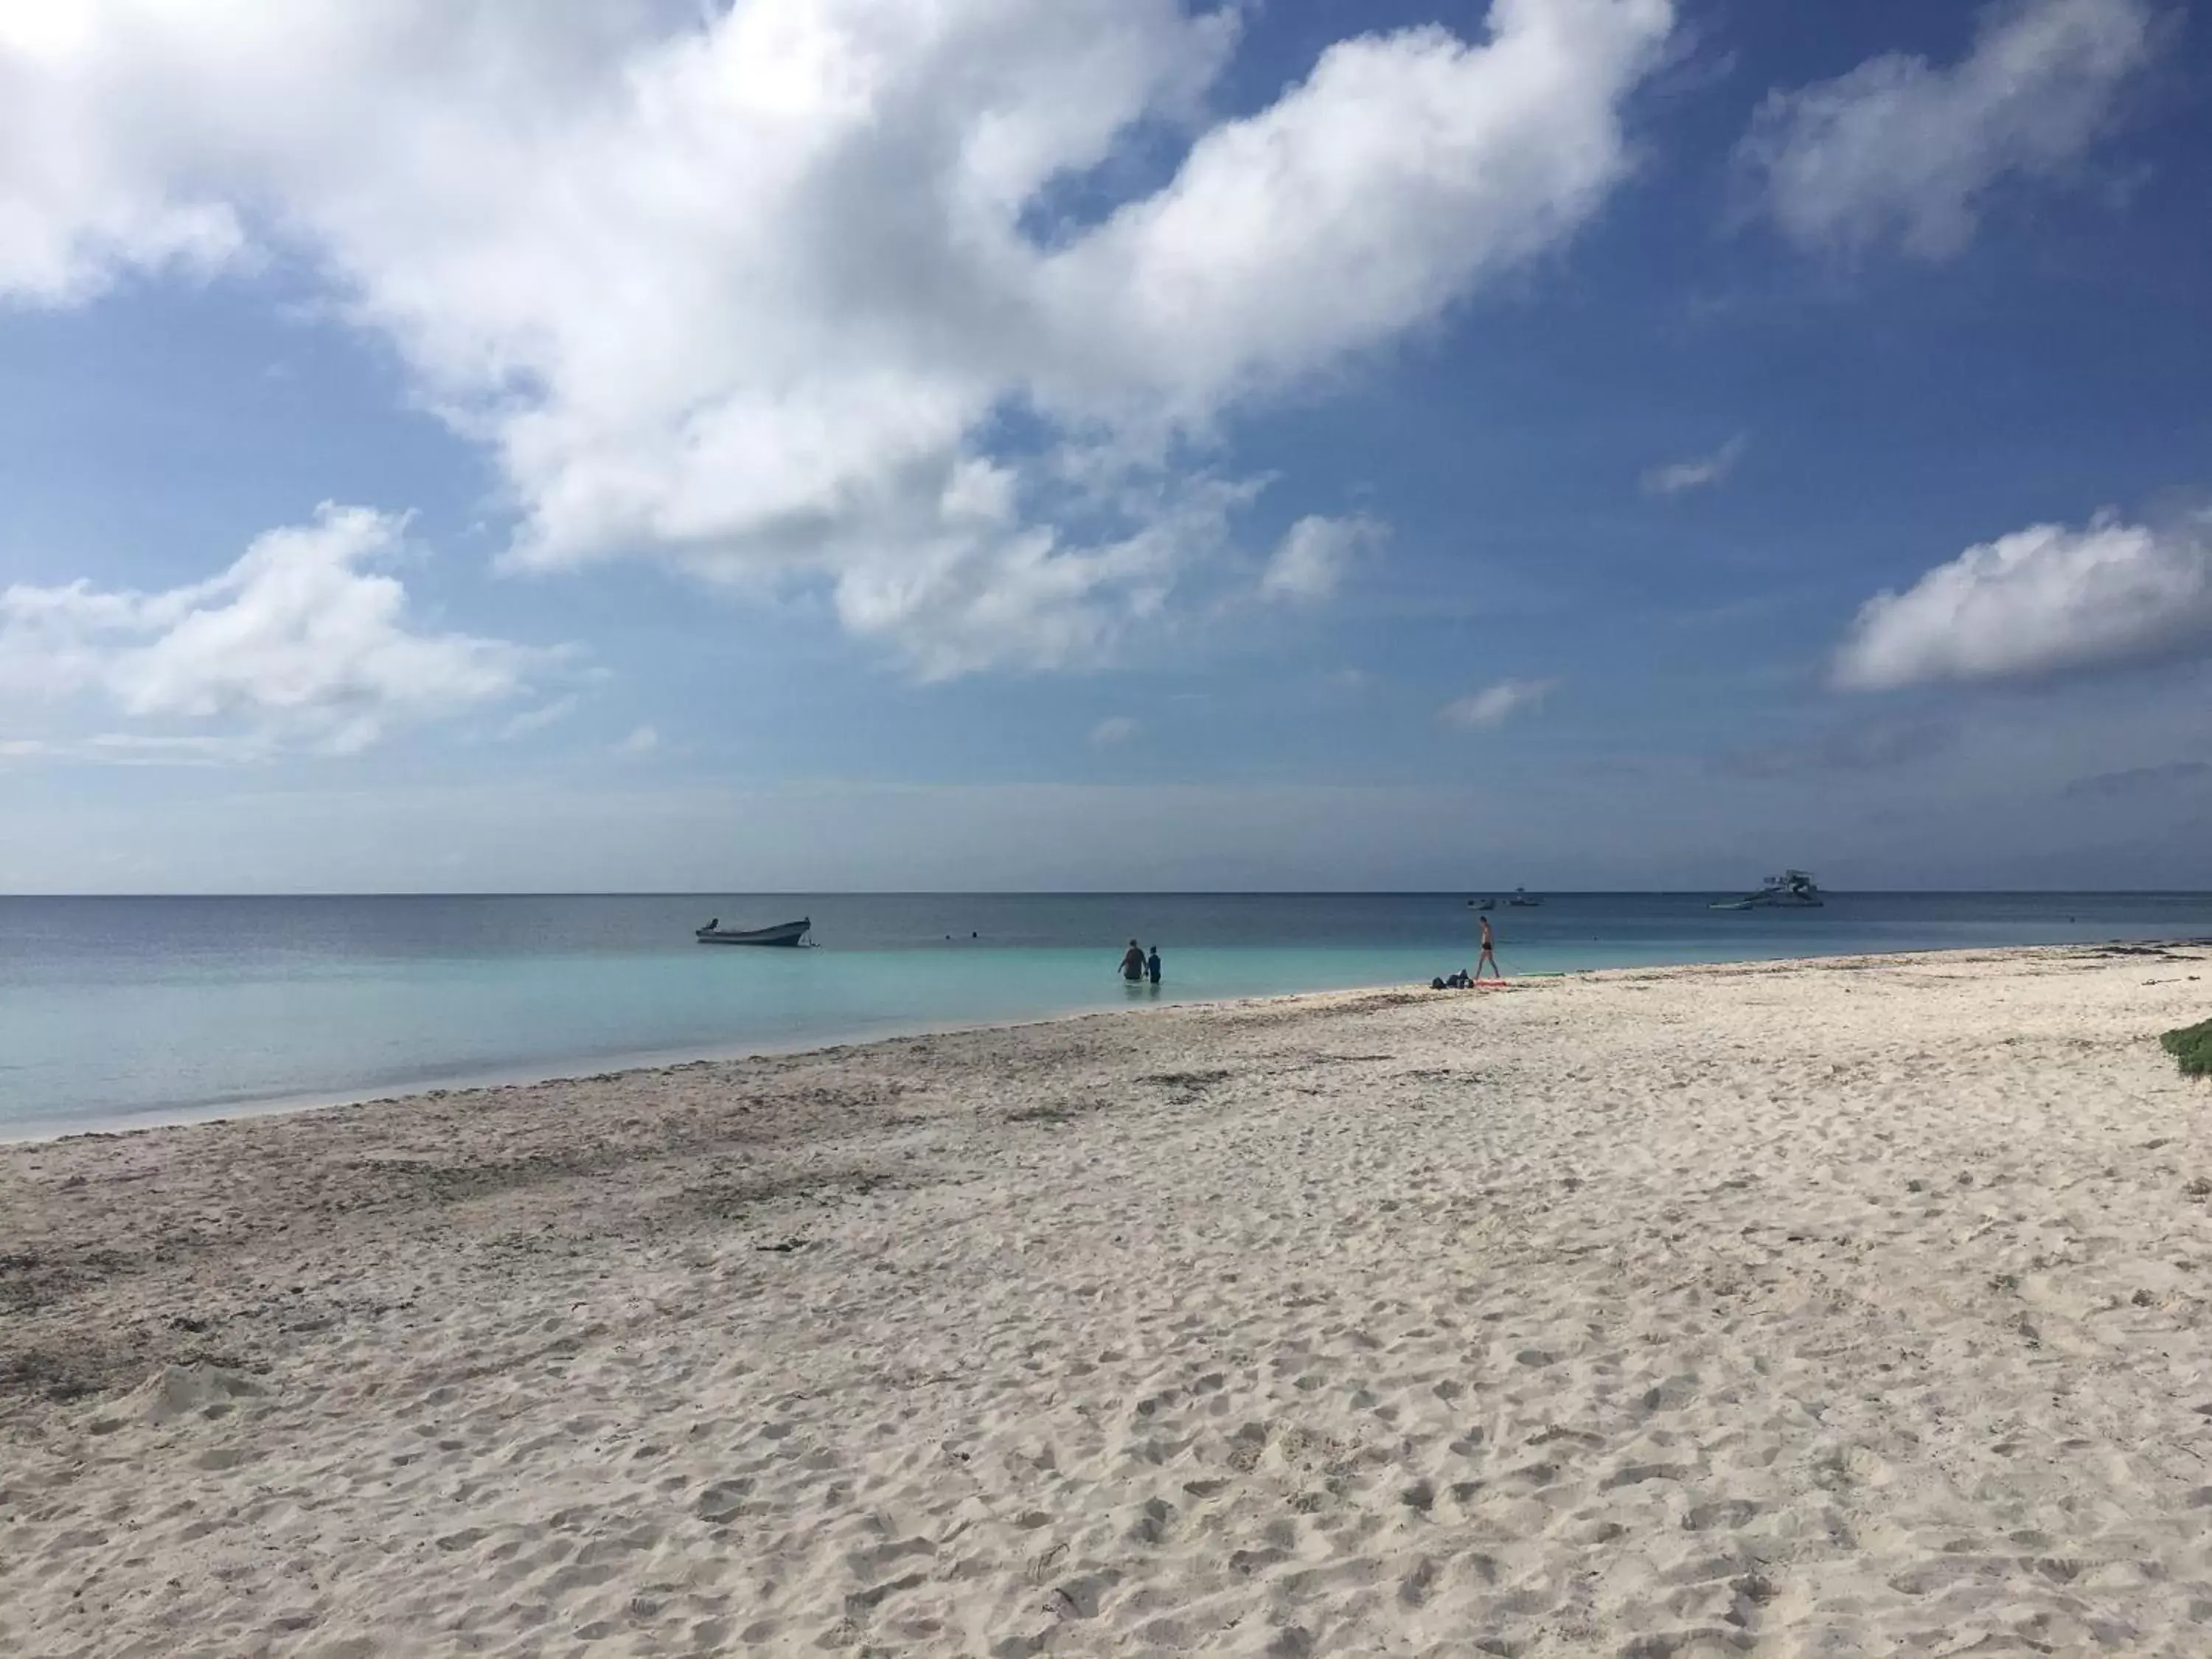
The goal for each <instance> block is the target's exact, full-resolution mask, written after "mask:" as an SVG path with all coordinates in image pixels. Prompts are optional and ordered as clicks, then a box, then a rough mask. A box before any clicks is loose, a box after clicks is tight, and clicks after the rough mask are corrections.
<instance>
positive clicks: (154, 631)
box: [0, 506, 550, 755]
mask: <svg viewBox="0 0 2212 1659" xmlns="http://www.w3.org/2000/svg"><path fill="white" fill-rule="evenodd" d="M402 528H403V526H402V523H401V521H400V520H397V519H393V518H389V517H386V516H384V515H382V514H380V513H372V512H369V511H368V510H367V509H366V508H362V507H331V506H325V507H323V508H322V509H321V510H320V511H319V513H317V515H316V519H315V521H314V523H313V524H312V525H306V526H297V527H295V528H291V529H285V530H272V531H270V532H268V533H267V534H265V535H264V536H262V537H260V538H258V539H257V540H256V541H255V542H254V543H253V544H252V546H251V547H249V548H247V549H246V553H245V555H244V556H242V557H240V559H239V561H238V562H236V563H235V564H234V565H232V566H231V567H230V568H229V569H228V570H226V571H224V572H223V573H222V574H221V575H219V576H216V577H214V578H212V579H210V580H207V581H204V582H199V583H197V584H195V585H193V586H186V587H178V588H172V589H170V590H168V591H167V592H159V593H139V592H101V591H100V590H98V589H95V588H94V587H92V586H89V585H88V584H87V583H84V582H82V581H80V582H74V583H71V584H70V586H66V587H28V586H20V585H19V586H11V587H9V588H6V589H4V590H0V697H4V698H6V699H7V700H8V701H9V702H11V703H16V704H19V705H20V704H24V703H28V702H33V701H50V702H51V701H59V700H65V699H69V698H73V697H77V696H93V697H95V698H98V699H100V700H102V701H105V702H107V703H109V704H111V705H112V707H114V708H116V709H118V710H119V711H120V712H121V713H123V714H127V715H130V716H132V717H134V718H139V719H149V720H185V721H208V720H233V721H240V722H243V723H245V725H246V726H247V727H248V728H249V730H248V732H247V733H246V735H245V736H243V737H235V736H228V737H222V736H219V737H208V736H205V735H191V734H185V735H178V736H173V737H161V736H147V735H136V736H133V735H127V734H126V735H119V736H117V737H114V738H100V739H96V740H95V742H96V743H99V744H106V745H108V746H109V747H111V748H114V749H117V750H123V749H128V748H133V747H135V748H137V750H140V751H141V752H143V753H152V752H155V750H158V749H161V748H163V747H167V749H168V750H172V751H173V752H179V753H182V752H192V753H197V754H201V755H212V754H217V753H222V752H224V751H225V750H226V748H230V749H235V748H236V746H237V745H238V744H246V745H247V746H248V747H252V746H254V745H257V744H258V745H262V746H265V745H266V744H267V743H269V742H273V741H276V740H278V739H286V740H294V741H305V742H309V743H313V744H316V745H317V746H319V747H322V748H325V749H329V750H334V751H340V752H343V751H349V750H357V749H361V748H363V747H366V746H367V745H368V744H372V743H374V742H375V741H377V739H378V738H380V737H382V736H383V735H384V734H385V733H386V732H387V731H388V730H389V729H391V728H392V726H398V725H403V724H408V723H411V722H414V721H417V720H431V719H436V718H438V717H440V716H441V715H445V714H452V713H453V712H455V711H457V710H459V709H462V708H469V707H471V706H474V705H476V704H479V703H484V702H495V701H497V700H498V699H501V698H503V697H506V696H510V695H512V694H513V693H514V692H515V691H516V690H519V689H520V687H521V685H522V684H523V679H524V676H525V674H526V672H527V671H528V670H529V669H530V668H531V667H532V666H533V665H536V664H537V663H538V662H540V661H543V660H544V659H545V658H546V657H547V656H548V655H549V654H550V653H538V652H532V651H529V650H527V649H526V648H524V647H520V646H515V645H510V644H507V643H506V642H504V641H497V640H483V639H475V638H471V637H470V636H469V635H462V634H430V633H423V632H418V631H416V629H413V628H411V627H410V625H409V622H408V617H407V614H406V612H407V595H406V590H405V588H404V586H402V585H401V584H400V582H399V580H398V578H397V577H395V576H392V575H390V574H384V573H382V572H379V571H376V570H374V569H373V568H369V567H370V566H372V565H373V564H374V562H375V561H377V560H379V559H380V558H385V557H387V556H390V555H391V554H392V552H393V550H395V548H396V545H397V544H398V539H399V537H400V533H401V531H402Z"/></svg>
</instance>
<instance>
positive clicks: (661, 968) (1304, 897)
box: [0, 893, 2212, 1138]
mask: <svg viewBox="0 0 2212 1659" xmlns="http://www.w3.org/2000/svg"><path fill="white" fill-rule="evenodd" d="M1712 897H1714V895H1711V894H1648V893H1647V894H1619V893H1604V894H1560V895H1547V896H1545V902H1544V903H1543V905H1542V907H1541V908H1534V909H1514V908H1506V907H1505V906H1504V904H1503V903H1502V902H1501V904H1500V907H1499V908H1498V910H1496V911H1495V912H1494V913H1493V916H1492V921H1493V923H1494V925H1495V926H1496V927H1497V929H1498V954H1499V956H1500V958H1501V959H1502V961H1503V962H1504V967H1505V971H1506V972H1507V973H1508V974H1540V973H1559V972H1565V971H1571V970H1574V969H1586V968H1595V967H1620V966H1628V965H1633V964H1638V963H1678V962H1701V961H1725V960H1730V959H1735V958H1740V957H1789V956H1811V955H1838V954H1854V953H1858V952H1863V951H1899V950H1923V949H1938V948H1943V947H1948V946H1957V945H2017V944H2051V943H2061V942H2066V941H2078V940H2097V939H2163V938H2184V937H2185V938H2199V937H2205V936H2208V935H2212V895H2208V894H2113V893H2096V894H2090V893H2079V894H2065V893H2033V894H2028V893H2019V894H1988V893H1976V894H1926V893H1911V894H1895V893H1889V894H1885V893H1869V894H1837V895H1832V896H1831V898H1830V902H1829V904H1828V906H1827V908H1825V909H1820V910H1804V911H1790V910H1759V911H1746V912H1717V911H1713V910H1711V909H1709V908H1707V905H1708V903H1709V902H1710V901H1711V898H1712ZM800 915H807V916H811V918H812V919H813V921H814V928H815V936H816V937H817V939H819V940H820V941H821V944H822V946H823V948H822V949H819V950H813V951H745V950H715V949H707V948H704V947H702V946H699V945H695V944H694V943H693V942H692V940H691V937H690V933H691V929H692V928H694V927H697V926H699V925H700V924H701V923H702V922H704V921H707V920H708V917H710V916H718V917H720V919H721V921H723V922H724V923H725V925H730V926H757V925H760V924H763V923H768V922H774V921H786V920H791V919H795V918H797V917H799V916H800ZM971 935H973V937H972V938H971ZM1133 935H1134V936H1136V937H1139V938H1141V939H1143V940H1144V942H1145V943H1146V944H1147V945H1151V944H1155V943H1157V944H1158V945H1159V946H1160V947H1161V951H1162V955H1163V957H1164V961H1165V964H1166V970H1167V971H1166V982H1165V984H1164V986H1163V987H1161V990H1160V991H1159V992H1158V993H1152V992H1151V991H1149V990H1147V991H1143V992H1137V993H1132V992H1129V991H1127V990H1126V989H1125V988H1124V987H1122V985H1121V982H1120V981H1119V980H1118V979H1117V978H1116V977H1115V963H1116V962H1117V961H1118V959H1119V957H1120V953H1121V947H1122V946H1123V945H1125V944H1126V943H1127V940H1128V939H1130V938H1131V937H1132V936H1133ZM1473 937H1474V912H1473V911H1472V910H1470V909H1469V908H1468V896H1467V895H1465V894H1458V893H1447V894H1371V893H1363V894H1337V895H1330V894H1230V895H1218V894H1205V895H1200V894H1193V895H1160V894H1140V895H1127V896H1115V895H1108V894H1082V895H981V896H977V895H937V894H931V895H897V894H893V895H878V894H865V895H856V894H813V895H798V896H792V895H777V896H754V897H744V896H731V895H724V894H709V895H700V896H562V897H388V898H137V899H121V898H0V1138H5V1137H9V1136H22V1135H37V1134H46V1133H59V1132H61V1131H64V1130H67V1129H71V1128H81V1127H93V1126H113V1125H116V1124H118V1123H134V1122H158V1121H164V1120H168V1119H176V1118H184V1117H191V1116H202V1115H214V1114H218V1113H221V1112H224V1111H231V1110H237V1109H246V1108H252V1107H258V1106H264V1105H270V1104H276V1103H301V1102H308V1101H316V1100H331V1099H343V1098H357V1097H363V1096H368V1095H375V1094H383V1093H389V1092H392V1091H397V1090H402V1089H407V1088H412V1087H419V1086H424V1085H434V1084H438V1083H445V1082H454V1081H472V1080H489V1079H515V1078H529V1077H544V1076H553V1075H559V1074H561V1073H566V1072H573V1071H574V1070H577V1069H579V1068H581V1069H586V1070H599V1069H603V1068H605V1066H610V1065H611V1064H615V1063H617V1062H623V1061H631V1060H664V1059H671V1058H676V1057H690V1056H695V1055H702V1054H744V1053H750V1052H757V1051H764V1050H769V1049H788V1048H805V1047H809V1046H813V1045H818V1044H823V1043H829V1042H842V1041H847V1040H852V1039H857V1038H865V1037H871V1036H888V1035H892V1034H895V1033H898V1032H903V1031H914V1030H927V1029H932V1028H937V1027H944V1026H950V1025H959V1024H982V1023H988V1022H994V1021H1000V1020H1012V1019H1023V1018H1037V1017H1041V1016H1044V1015H1048V1014H1055V1013H1063V1012H1078V1011H1081V1010H1085V1009H1092V1008H1113V1007H1119V1006H1127V1005H1128V1004H1130V1003H1133V1002H1135V1003H1150V1002H1153V1001H1155V1000H1160V1001H1175V1000H1189V999H1196V998H1212V997H1231V996H1249V995H1262V994H1273V993H1278V992H1284V991H1297V990H1316V989H1324V988H1331V987H1346V986H1356V985H1374V984H1389V983H1401V982H1405V981H1427V980H1428V979H1429V978H1430V977H1431V975H1437V974H1443V973H1448V972H1449V971H1450V969H1452V968H1454V967H1455V966H1463V965H1466V964H1468V963H1469V962H1470V961H1471V959H1472V957H1473V945H1472V941H1473Z"/></svg>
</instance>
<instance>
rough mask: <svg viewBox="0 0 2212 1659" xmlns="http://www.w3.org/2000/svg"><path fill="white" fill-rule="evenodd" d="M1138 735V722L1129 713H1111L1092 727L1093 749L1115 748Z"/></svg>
mask: <svg viewBox="0 0 2212 1659" xmlns="http://www.w3.org/2000/svg"><path fill="white" fill-rule="evenodd" d="M1136 735H1137V722H1136V721H1134V720H1131V719H1130V718H1129V717H1128V716H1127V714H1109V715H1108V716H1107V717H1106V718H1105V719H1104V720H1101V721H1099V722H1098V724H1097V725H1096V726H1092V727H1091V747H1092V748H1093V749H1113V748H1117V747H1119V746H1120V745H1121V744H1125V743H1127V742H1128V740H1129V739H1130V738H1133V737H1135V736H1136Z"/></svg>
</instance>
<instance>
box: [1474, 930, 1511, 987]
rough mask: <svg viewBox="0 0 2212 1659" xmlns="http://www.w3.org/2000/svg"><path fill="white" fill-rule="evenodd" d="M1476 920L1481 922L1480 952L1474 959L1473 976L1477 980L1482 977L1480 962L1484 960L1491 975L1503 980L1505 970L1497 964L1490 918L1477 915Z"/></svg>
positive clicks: (1495, 943)
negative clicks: (1488, 965) (1488, 966)
mask: <svg viewBox="0 0 2212 1659" xmlns="http://www.w3.org/2000/svg"><path fill="white" fill-rule="evenodd" d="M1476 920H1477V921H1480V922H1481V923H1482V954H1481V955H1480V956H1479V957H1476V958H1475V959H1474V976H1475V978H1476V979H1477V980H1480V978H1481V977H1482V964H1483V963H1489V964H1490V971H1491V974H1492V976H1493V977H1495V978H1496V979H1498V980H1499V981H1504V978H1505V970H1504V969H1502V968H1500V967H1499V966H1498V957H1497V956H1496V954H1495V947H1496V945H1497V943H1498V941H1497V940H1496V939H1493V938H1492V936H1491V932H1490V918H1489V917H1488V916H1479V917H1477V918H1476Z"/></svg>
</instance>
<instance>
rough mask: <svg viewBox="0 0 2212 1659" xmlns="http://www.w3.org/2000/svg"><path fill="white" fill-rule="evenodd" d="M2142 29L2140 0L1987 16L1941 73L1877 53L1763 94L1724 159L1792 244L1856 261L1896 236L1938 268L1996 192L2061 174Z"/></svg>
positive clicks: (2108, 104)
mask: <svg viewBox="0 0 2212 1659" xmlns="http://www.w3.org/2000/svg"><path fill="white" fill-rule="evenodd" d="M2157 21H2158V20H2157V16H2156V14H2155V13H2154V10H2153V9H2152V6H2151V4H2150V0H2022V3H2012V4H1999V5H1991V6H1989V7H1986V8H1984V10H1983V11H1982V13H1981V15H1980V21H1979V24H1978V27H1977V30H1976V33H1975V38H1974V45H1973V49H1972V52H1969V53H1968V54H1967V56H1966V58H1964V59H1962V60H1961V61H1960V62H1959V63H1958V64H1954V65H1953V66H1951V67H1949V68H1938V67H1936V65H1934V64H1930V63H1929V61H1928V60H1927V59H1926V58H1920V57H1916V56H1908V55H1905V54H1902V53H1891V54H1890V55H1888V56H1887V57H1882V58H1871V59H1869V61H1867V62H1866V63H1863V64H1860V65H1859V66H1858V67H1857V69H1855V70H1851V71H1850V73H1849V74H1848V75H1844V76H1840V77H1838V79H1836V80H1833V81H1824V82H1819V83H1817V84H1815V85H1813V86H1808V87H1802V88H1798V89H1797V90H1796V91H1792V92H1776V93H1774V94H1771V95H1770V96H1769V97H1768V99H1767V100H1766V102H1765V105H1764V106H1762V107H1761V108H1760V110H1759V113H1758V115H1757V117H1756V118H1754V119H1753V123H1752V126H1751V131H1749V133H1748V134H1747V135H1746V137H1745V138H1744V141H1743V143H1742V145H1741V148H1740V149H1739V150H1738V152H1737V155H1738V161H1739V162H1740V164H1741V166H1742V167H1744V168H1745V169H1746V170H1747V173H1749V174H1751V175H1753V176H1754V177H1755V179H1756V180H1757V183H1758V185H1759V189H1760V191H1761V193H1762V196H1763V198H1764V203H1763V204H1764V206H1765V210H1766V211H1767V212H1768V213H1770V214H1771V216H1773V219H1774V222H1775V223H1776V224H1777V225H1778V227H1779V228H1781V229H1782V231H1783V232H1784V234H1786V235H1788V236H1789V237H1790V239H1791V240H1793V241H1796V242H1797V243H1799V244H1800V245H1802V246H1806V247H1808V248H1819V249H1832V250H1839V251H1842V252H1858V251H1861V250H1863V249H1866V248H1869V247H1871V246H1875V245H1876V244H1878V243H1881V242H1884V241H1887V240H1890V239H1892V238H1895V239H1896V240H1899V242H1901V243H1902V245H1903V246H1904V247H1905V249H1906V250H1907V251H1908V252H1911V253H1914V254H1916V255H1917V256H1919V257H1921V258H1929V259H1941V258H1948V257H1949V256H1951V255H1953V254H1955V253H1957V252H1959V251H1960V249H1962V248H1963V247H1965V246H1966V243H1967V242H1968V241H1969V240H1971V239H1972V235H1973V232H1974V228H1975V225H1976V223H1977V222H1978V217H1979V216H1980V213H1981V211H1982V209H1983V207H1984V202H1985V199H1986V197H1988V196H1989V194H1990V191H1992V190H1993V189H1994V188H1995V187H1996V185H1999V184H2000V183H2001V182H2002V181H2003V180H2005V179H2008V178H2011V177H2015V176H2017V177H2022V178H2031V179H2034V178H2051V177H2053V176H2057V175H2059V174H2062V173H2063V172H2064V171H2065V169H2066V168H2067V167H2068V166H2069V164H2070V163H2072V162H2073V161H2075V159H2076V158H2077V157H2079V156H2080V155H2081V154H2082V153H2083V152H2084V151H2085V150H2087V149H2088V148H2089V146H2090V145H2091V144H2092V143H2093V142H2094V141H2095V140H2096V139H2097V137H2099V136H2100V134H2101V133H2102V132H2103V131H2105V130H2106V127H2107V126H2108V125H2109V124H2110V121H2111V118H2112V109H2113V105H2114V103H2115V101H2116V99H2117V97H2118V92H2119V89H2120V87H2121V85H2122V83H2123V82H2125V81H2126V79H2127V78H2128V76H2130V75H2131V74H2133V73H2134V72H2135V71H2136V70H2138V69H2140V68H2141V67H2142V65H2143V64H2145V63H2146V62H2148V59H2149V58H2150V56H2151V54H2152V52H2153V49H2154V46H2155V45H2156V42H2157V39H2158V33H2159V31H2158V29H2157V27H2156V23H2157Z"/></svg>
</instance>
